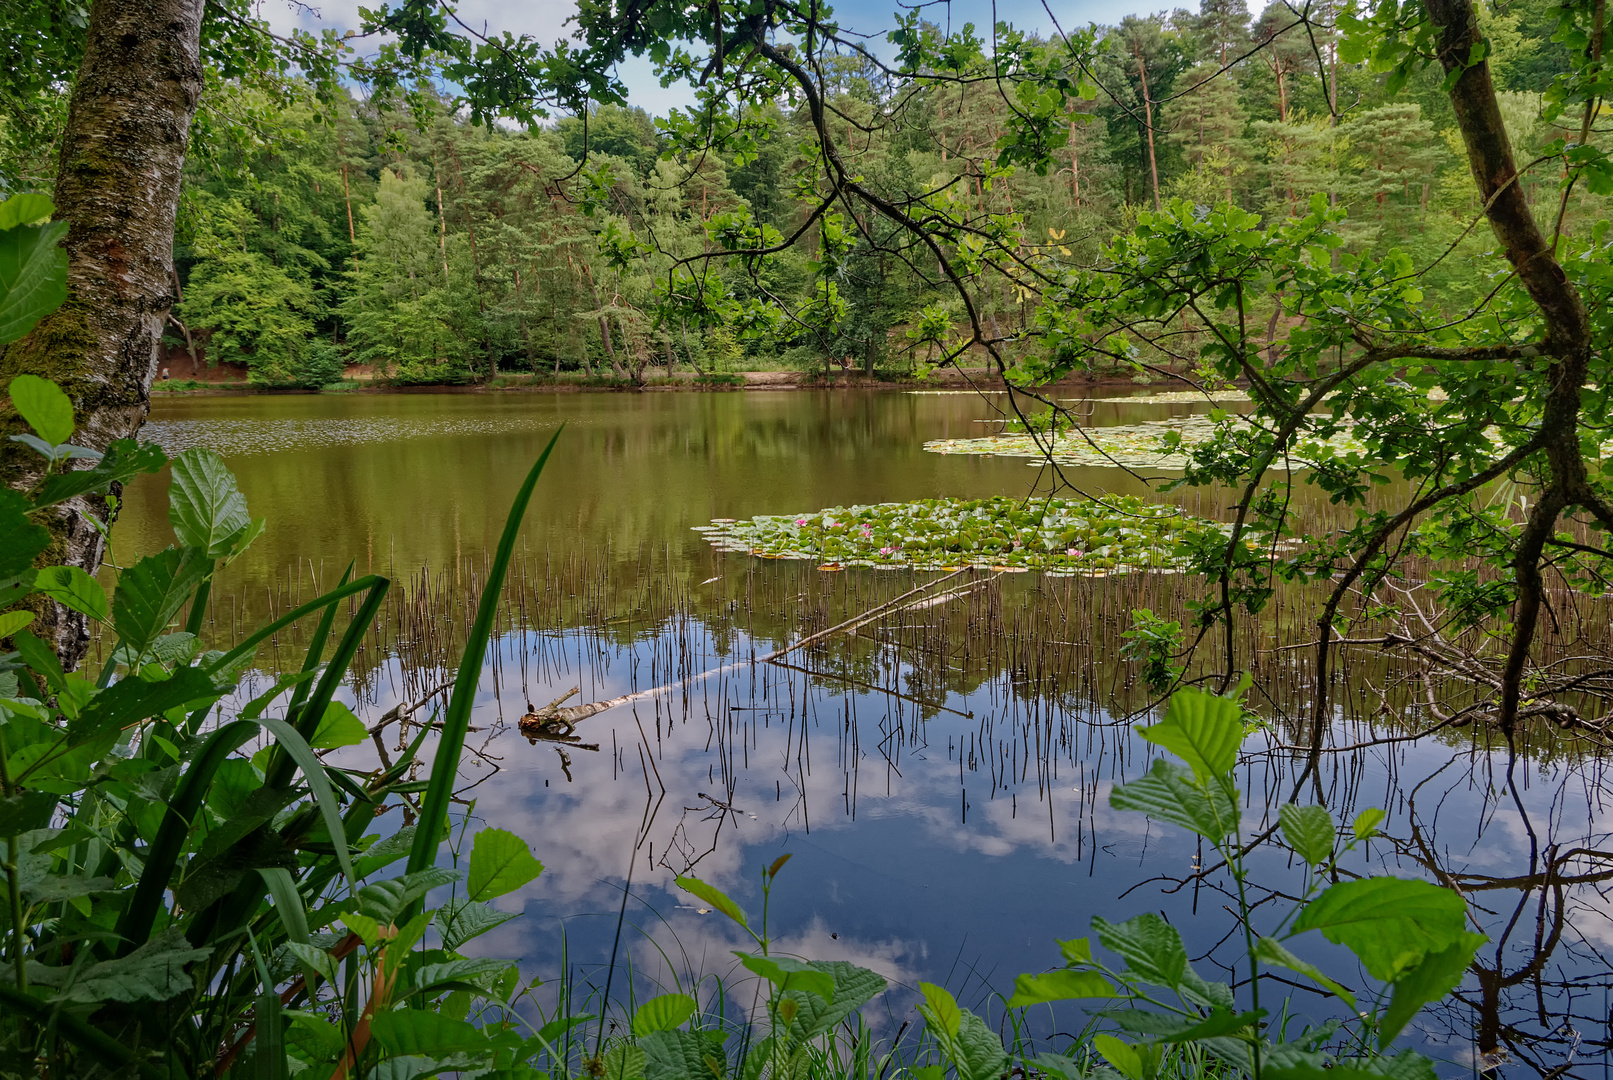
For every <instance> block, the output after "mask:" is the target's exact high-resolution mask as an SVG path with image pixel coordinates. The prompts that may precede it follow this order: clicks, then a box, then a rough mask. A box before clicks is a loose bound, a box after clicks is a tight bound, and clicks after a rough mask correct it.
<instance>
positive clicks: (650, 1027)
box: [633, 994, 699, 1038]
mask: <svg viewBox="0 0 1613 1080" xmlns="http://www.w3.org/2000/svg"><path fill="white" fill-rule="evenodd" d="M697 1008H699V1006H698V1005H696V1004H695V1000H694V998H692V997H690V996H689V995H688V994H662V995H661V996H660V997H656V998H651V999H650V1000H649V1001H646V1002H645V1003H644V1004H643V1005H640V1006H639V1007H638V1011H637V1012H635V1013H634V1014H633V1034H634V1035H636V1036H638V1037H639V1038H643V1037H644V1036H646V1035H648V1034H649V1033H650V1032H652V1031H674V1030H676V1029H677V1028H680V1027H682V1026H683V1022H684V1021H685V1020H687V1019H689V1017H691V1016H693V1015H694V1013H695V1009H697Z"/></svg>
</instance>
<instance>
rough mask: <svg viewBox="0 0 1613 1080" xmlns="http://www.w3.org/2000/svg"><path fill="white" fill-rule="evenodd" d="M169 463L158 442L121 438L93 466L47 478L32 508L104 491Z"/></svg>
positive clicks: (38, 508)
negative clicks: (141, 443)
mask: <svg viewBox="0 0 1613 1080" xmlns="http://www.w3.org/2000/svg"><path fill="white" fill-rule="evenodd" d="M167 463H168V455H166V454H164V453H163V452H162V448H161V447H159V446H157V445H156V444H155V443H146V444H145V445H143V446H137V445H136V444H135V441H134V440H133V439H118V440H116V441H115V442H113V443H112V445H111V446H108V447H107V448H106V453H104V454H102V455H101V460H100V461H97V462H96V463H95V465H94V467H93V468H89V469H73V470H70V471H68V472H59V473H56V474H54V475H53V476H50V477H48V478H46V480H45V482H44V483H43V484H41V485H40V486H39V491H38V492H37V493H36V494H35V497H34V505H33V508H34V509H35V510H43V509H44V508H45V507H47V506H54V505H55V504H57V503H59V502H65V501H67V500H68V499H72V498H75V497H77V496H79V495H83V494H84V493H85V492H88V491H105V490H106V489H107V488H109V487H111V486H112V485H113V484H114V483H117V484H122V483H126V482H128V481H130V480H132V479H134V478H135V477H136V476H139V475H141V474H142V473H154V472H157V471H158V470H159V469H161V468H162V467H163V466H164V465H166V464H167Z"/></svg>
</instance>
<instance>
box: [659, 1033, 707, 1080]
mask: <svg viewBox="0 0 1613 1080" xmlns="http://www.w3.org/2000/svg"><path fill="white" fill-rule="evenodd" d="M722 1044H723V1034H722V1032H720V1031H652V1032H650V1033H649V1034H648V1035H646V1036H645V1037H644V1038H643V1039H642V1040H640V1042H639V1045H640V1046H641V1047H643V1049H644V1077H645V1080H722V1078H723V1076H724V1075H725V1074H726V1073H727V1071H728V1062H727V1060H726V1059H725V1058H724V1057H723V1052H722Z"/></svg>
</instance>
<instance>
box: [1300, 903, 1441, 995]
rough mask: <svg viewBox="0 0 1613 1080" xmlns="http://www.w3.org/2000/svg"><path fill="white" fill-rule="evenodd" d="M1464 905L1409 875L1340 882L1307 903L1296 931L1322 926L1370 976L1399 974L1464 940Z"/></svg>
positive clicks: (1386, 977) (1388, 977) (1387, 978)
mask: <svg viewBox="0 0 1613 1080" xmlns="http://www.w3.org/2000/svg"><path fill="white" fill-rule="evenodd" d="M1466 929H1467V905H1466V904H1465V903H1464V902H1463V900H1462V898H1461V897H1460V896H1459V895H1457V894H1456V893H1454V892H1452V891H1451V890H1450V889H1442V888H1440V887H1439V886H1438V885H1433V884H1430V883H1429V882H1426V881H1417V880H1413V879H1407V878H1393V877H1370V878H1360V879H1358V880H1356V881H1342V882H1340V883H1339V884H1337V885H1334V886H1332V887H1330V888H1329V889H1328V890H1327V891H1326V892H1324V893H1322V895H1320V896H1318V897H1317V898H1316V899H1315V900H1312V901H1311V902H1310V903H1309V904H1306V905H1305V909H1304V910H1303V911H1301V912H1300V913H1299V918H1297V919H1295V920H1294V933H1296V934H1298V933H1303V932H1304V931H1306V930H1320V931H1321V932H1322V936H1323V937H1325V938H1327V940H1329V941H1331V942H1333V943H1334V944H1335V945H1343V946H1344V947H1345V948H1347V949H1349V950H1350V951H1351V952H1353V953H1355V955H1356V956H1357V957H1358V958H1359V959H1360V961H1361V963H1362V965H1363V966H1365V967H1366V969H1367V971H1368V972H1370V973H1371V974H1372V976H1373V977H1374V978H1377V979H1382V980H1383V981H1384V982H1392V981H1394V980H1395V979H1398V978H1399V977H1400V976H1401V975H1402V974H1404V973H1405V972H1406V971H1407V970H1408V969H1410V968H1412V967H1414V966H1415V965H1417V964H1419V963H1421V962H1422V959H1423V957H1425V956H1427V955H1428V954H1429V953H1435V952H1443V951H1444V950H1446V949H1449V948H1450V947H1451V946H1452V945H1455V944H1456V943H1457V942H1458V941H1460V940H1462V935H1463V934H1464V933H1465V932H1466Z"/></svg>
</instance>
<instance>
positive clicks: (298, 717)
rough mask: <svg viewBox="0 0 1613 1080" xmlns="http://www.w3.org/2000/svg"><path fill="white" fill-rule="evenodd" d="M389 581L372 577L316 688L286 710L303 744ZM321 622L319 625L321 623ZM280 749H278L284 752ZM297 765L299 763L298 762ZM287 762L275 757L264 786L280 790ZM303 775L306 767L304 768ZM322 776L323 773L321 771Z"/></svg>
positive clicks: (331, 609) (288, 767)
mask: <svg viewBox="0 0 1613 1080" xmlns="http://www.w3.org/2000/svg"><path fill="white" fill-rule="evenodd" d="M391 586H392V582H391V581H390V580H388V579H387V578H376V580H375V584H374V585H372V586H370V591H369V593H368V594H367V595H366V596H365V597H364V602H363V603H362V604H360V605H359V608H358V611H357V612H356V613H355V614H354V615H353V621H352V622H350V623H348V624H347V631H346V633H344V634H342V640H341V641H339V642H338V643H337V644H336V651H335V652H333V653H332V654H331V657H330V663H329V664H327V665H325V673H324V674H323V675H321V676H320V677H319V685H318V686H316V687H314V692H313V694H312V695H310V696H309V698H308V700H307V702H305V703H304V704H303V706H302V708H301V709H299V710H298V711H297V712H296V713H292V712H290V711H288V712H287V713H286V716H287V718H288V719H289V720H290V721H291V724H292V725H293V726H294V727H295V729H296V731H297V733H298V734H299V735H301V736H302V737H303V739H304V741H306V740H309V739H312V738H313V737H314V731H315V730H316V729H317V728H318V727H319V721H320V719H321V718H322V717H323V716H324V715H325V708H326V706H328V705H329V704H330V699H331V698H332V697H334V696H335V695H336V688H337V687H338V686H340V685H341V684H342V678H343V676H345V675H346V674H347V667H348V665H349V664H351V663H352V662H353V655H354V654H355V653H357V652H358V647H359V645H360V644H362V643H363V641H364V635H365V634H367V633H369V631H370V625H371V624H372V623H374V622H375V614H376V612H378V611H379V610H380V609H381V601H382V600H384V599H386V591H387V589H389V588H391ZM334 611H335V605H332V606H331V607H329V608H326V609H325V614H326V617H329V616H330V614H331V613H332V612H334ZM323 621H324V620H323V619H322V620H321V623H322V624H323ZM287 749H288V748H287V747H284V746H282V747H281V750H282V751H285V750H287ZM299 764H301V763H300V762H299ZM291 771H292V765H291V760H290V759H289V758H287V757H286V754H285V753H284V752H282V753H279V754H276V755H275V756H274V759H273V761H272V762H271V763H270V765H269V768H268V769H267V770H266V776H265V779H264V786H265V787H270V788H281V787H284V786H285V785H286V783H287V781H289V780H290V779H291ZM304 771H305V772H306V771H307V769H306V766H305V767H304ZM321 775H323V771H321Z"/></svg>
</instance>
